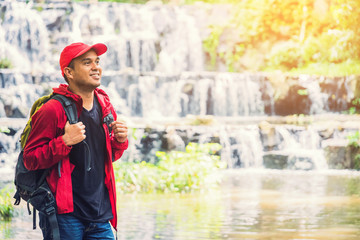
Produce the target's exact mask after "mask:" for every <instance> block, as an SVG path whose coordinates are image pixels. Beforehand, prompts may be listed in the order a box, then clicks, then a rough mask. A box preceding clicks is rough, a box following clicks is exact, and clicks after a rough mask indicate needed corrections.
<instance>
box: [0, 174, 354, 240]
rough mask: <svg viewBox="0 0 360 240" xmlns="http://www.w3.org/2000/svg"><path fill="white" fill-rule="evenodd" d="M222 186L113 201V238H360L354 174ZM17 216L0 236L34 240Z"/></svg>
mask: <svg viewBox="0 0 360 240" xmlns="http://www.w3.org/2000/svg"><path fill="white" fill-rule="evenodd" d="M224 173H225V174H224V181H223V184H222V187H221V189H219V190H216V191H213V192H210V193H197V194H183V195H178V194H158V195H156V194H154V195H141V194H139V195H120V196H118V199H119V204H118V209H119V212H118V215H119V224H118V229H119V231H118V238H119V239H124V240H125V239H134V240H140V239H141V240H142V239H143V240H152V239H167V240H168V239H174V240H183V239H194V240H195V239H262V240H263V239H265V240H267V239H268V240H272V239H274V240H282V239H284V240H285V239H322V240H325V239H326V240H329V239H340V240H341V239H344V240H345V239H346V240H355V239H360V230H359V229H360V221H359V215H360V181H359V179H360V173H359V172H355V171H338V170H336V171H330V170H327V171H326V172H316V171H308V172H304V171H284V170H282V171H278V170H249V169H248V170H243V169H241V170H226V171H225V172H224ZM26 214H27V213H26V212H25V211H24V212H20V213H19V217H17V218H14V219H13V221H12V222H11V223H7V224H3V225H1V226H2V227H1V235H0V237H1V238H2V239H39V238H41V235H40V230H39V229H38V230H36V231H32V230H31V220H32V219H31V217H28V216H26Z"/></svg>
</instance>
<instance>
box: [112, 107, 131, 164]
mask: <svg viewBox="0 0 360 240" xmlns="http://www.w3.org/2000/svg"><path fill="white" fill-rule="evenodd" d="M111 113H112V115H113V116H114V120H115V121H116V119H117V115H116V112H115V110H114V108H113V107H111ZM110 141H111V148H112V154H113V157H114V158H113V159H114V161H116V160H118V159H120V158H121V156H122V155H123V153H124V151H125V150H126V149H127V148H128V146H129V141H128V139H126V141H125V142H123V143H119V142H118V141H117V140H116V138H115V137H114V135H113V134H112V135H111V139H110Z"/></svg>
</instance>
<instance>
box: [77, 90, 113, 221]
mask: <svg viewBox="0 0 360 240" xmlns="http://www.w3.org/2000/svg"><path fill="white" fill-rule="evenodd" d="M79 121H81V122H82V123H83V124H84V125H85V131H86V132H85V135H86V138H85V140H84V141H83V142H81V143H78V144H76V145H74V146H73V148H72V149H71V151H70V162H71V163H72V164H74V165H75V168H74V171H73V172H72V174H71V180H72V189H73V197H74V212H73V213H72V214H73V215H74V216H75V217H77V218H79V219H82V220H86V221H92V222H104V221H108V220H110V219H112V218H113V215H112V211H111V204H110V199H109V193H108V190H107V188H106V186H105V163H104V161H105V151H106V146H105V141H106V140H105V132H104V129H103V127H102V114H101V107H100V104H99V103H98V101H97V99H96V97H94V105H93V108H92V109H91V110H90V111H87V110H86V109H84V108H83V110H82V112H81V115H80V118H79ZM84 142H86V143H84ZM86 145H87V146H86ZM89 167H90V169H89Z"/></svg>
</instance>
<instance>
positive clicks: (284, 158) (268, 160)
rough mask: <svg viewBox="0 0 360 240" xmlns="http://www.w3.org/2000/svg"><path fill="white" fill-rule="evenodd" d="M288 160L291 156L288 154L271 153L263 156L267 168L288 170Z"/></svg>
mask: <svg viewBox="0 0 360 240" xmlns="http://www.w3.org/2000/svg"><path fill="white" fill-rule="evenodd" d="M288 158H289V156H288V154H286V153H283V152H278V151H271V152H267V153H265V154H264V155H263V164H264V167H265V168H270V169H286V168H287V163H288Z"/></svg>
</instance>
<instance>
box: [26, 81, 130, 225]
mask: <svg viewBox="0 0 360 240" xmlns="http://www.w3.org/2000/svg"><path fill="white" fill-rule="evenodd" d="M53 90H54V93H57V94H61V95H65V96H66V97H69V98H72V99H73V100H74V101H75V103H76V106H77V110H78V116H80V113H81V111H82V99H81V97H80V96H79V95H76V94H74V93H72V92H70V91H69V90H68V85H66V84H60V86H59V88H54V89H53ZM95 96H96V97H97V99H98V101H99V104H100V106H101V109H102V114H103V117H105V116H106V115H107V114H109V113H110V112H111V113H112V115H113V116H114V119H115V120H116V113H115V110H114V108H113V106H112V105H111V103H110V100H109V97H108V96H107V95H106V93H105V92H104V91H103V90H101V89H95ZM66 121H67V117H66V115H65V111H64V108H63V107H62V105H61V103H60V102H58V101H57V100H54V99H52V100H49V101H48V102H47V103H46V104H44V105H43V106H42V107H41V108H40V109H39V110H38V111H37V112H36V113H35V114H34V115H33V116H32V129H31V132H30V135H29V137H28V140H27V143H26V147H25V149H24V164H25V167H26V168H28V169H29V170H35V169H45V168H51V170H50V173H49V176H48V177H47V182H48V184H49V186H50V189H51V191H52V192H53V193H54V196H55V199H56V203H57V211H58V214H64V213H70V212H73V211H74V206H73V195H72V184H71V172H72V170H73V169H74V165H73V164H72V163H70V160H69V153H70V150H71V147H68V146H66V145H65V143H64V141H63V140H62V135H63V134H64V127H65V124H66ZM103 128H104V131H105V135H106V149H107V154H106V156H105V185H106V187H107V189H108V192H109V197H110V203H111V207H112V213H113V216H114V218H113V219H112V220H110V222H111V224H112V226H113V227H114V228H115V229H117V227H116V226H117V214H116V188H115V177H114V170H113V166H112V156H114V159H119V158H120V157H121V156H122V154H123V152H124V150H126V149H127V147H128V140H126V142H124V143H119V142H117V141H116V139H115V138H114V136H113V135H112V137H111V138H110V135H109V130H108V128H107V125H106V124H105V123H103ZM59 161H62V164H61V168H60V169H61V177H59V174H58V172H57V165H58V164H57V163H58V162H59Z"/></svg>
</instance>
